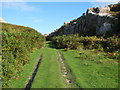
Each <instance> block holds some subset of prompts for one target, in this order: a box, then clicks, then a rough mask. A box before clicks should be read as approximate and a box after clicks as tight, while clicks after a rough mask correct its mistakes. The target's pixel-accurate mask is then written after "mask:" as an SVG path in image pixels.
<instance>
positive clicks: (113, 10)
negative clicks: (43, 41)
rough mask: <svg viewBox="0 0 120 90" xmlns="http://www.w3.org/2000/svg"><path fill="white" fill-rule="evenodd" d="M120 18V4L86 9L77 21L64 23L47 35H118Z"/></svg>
mask: <svg viewBox="0 0 120 90" xmlns="http://www.w3.org/2000/svg"><path fill="white" fill-rule="evenodd" d="M119 18H120V3H118V4H114V5H109V6H106V7H95V8H89V9H87V11H86V13H83V15H82V16H81V17H79V18H77V19H74V20H72V21H70V22H68V23H64V25H62V26H61V27H60V28H59V29H57V30H55V31H54V32H52V33H50V34H49V37H52V36H57V35H68V34H76V33H79V34H80V36H94V35H104V34H110V35H113V34H117V35H119V34H118V32H120V31H119V29H118V28H119V27H118V26H119V25H120V23H119Z"/></svg>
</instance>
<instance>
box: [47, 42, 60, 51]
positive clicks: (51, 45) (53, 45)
mask: <svg viewBox="0 0 120 90" xmlns="http://www.w3.org/2000/svg"><path fill="white" fill-rule="evenodd" d="M46 44H47V47H50V48H53V49H59V48H57V47H56V46H55V44H54V43H53V42H52V41H49V42H47V43H46Z"/></svg>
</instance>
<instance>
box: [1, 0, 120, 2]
mask: <svg viewBox="0 0 120 90" xmlns="http://www.w3.org/2000/svg"><path fill="white" fill-rule="evenodd" d="M1 1H2V2H119V0H1Z"/></svg>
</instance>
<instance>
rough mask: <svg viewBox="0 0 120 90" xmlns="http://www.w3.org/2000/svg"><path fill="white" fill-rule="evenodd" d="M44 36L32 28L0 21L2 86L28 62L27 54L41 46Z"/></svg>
mask: <svg viewBox="0 0 120 90" xmlns="http://www.w3.org/2000/svg"><path fill="white" fill-rule="evenodd" d="M44 40H45V39H44V37H43V36H42V35H41V34H40V33H38V32H37V31H35V30H34V29H32V28H29V27H24V26H17V25H12V24H5V23H2V71H3V74H2V80H3V87H7V86H8V81H10V80H11V79H13V78H14V77H15V76H16V74H17V73H19V72H20V71H21V70H22V69H23V66H24V65H25V64H26V63H28V62H29V56H28V54H29V53H30V52H32V51H33V50H34V49H35V48H41V47H42V46H43V44H44Z"/></svg>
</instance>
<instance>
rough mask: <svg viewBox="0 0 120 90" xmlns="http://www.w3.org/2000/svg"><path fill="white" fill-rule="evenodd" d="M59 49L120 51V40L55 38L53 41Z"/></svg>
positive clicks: (69, 36)
mask: <svg viewBox="0 0 120 90" xmlns="http://www.w3.org/2000/svg"><path fill="white" fill-rule="evenodd" d="M51 40H52V41H53V43H54V44H56V46H57V47H58V48H65V49H67V50H69V49H80V48H83V49H97V50H101V51H103V50H104V51H108V52H113V51H118V50H119V49H120V39H119V38H118V37H115V36H113V37H110V38H107V39H104V38H103V37H99V38H98V37H96V36H90V37H88V36H86V37H83V36H79V35H74V34H73V35H72V34H71V35H63V36H55V37H52V39H51Z"/></svg>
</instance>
